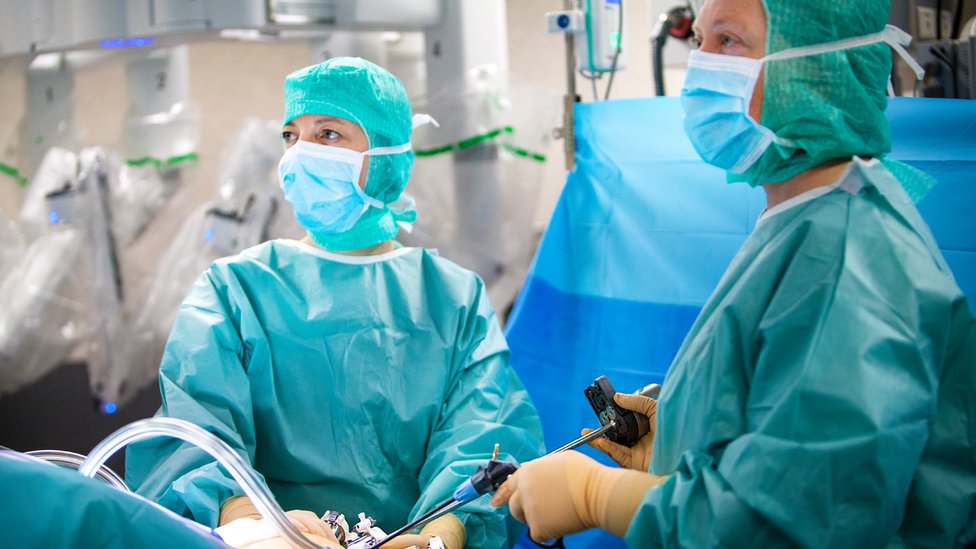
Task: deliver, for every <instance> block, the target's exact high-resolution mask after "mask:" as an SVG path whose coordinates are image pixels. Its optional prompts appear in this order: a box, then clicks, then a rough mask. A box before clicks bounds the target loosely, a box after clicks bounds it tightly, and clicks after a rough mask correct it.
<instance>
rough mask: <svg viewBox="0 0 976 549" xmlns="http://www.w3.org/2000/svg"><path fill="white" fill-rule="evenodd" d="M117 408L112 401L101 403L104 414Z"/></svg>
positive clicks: (110, 412)
mask: <svg viewBox="0 0 976 549" xmlns="http://www.w3.org/2000/svg"><path fill="white" fill-rule="evenodd" d="M118 409H119V407H118V406H116V405H115V403H114V402H106V403H105V404H102V411H103V412H105V413H106V414H114V413H115V412H116V411H117V410H118Z"/></svg>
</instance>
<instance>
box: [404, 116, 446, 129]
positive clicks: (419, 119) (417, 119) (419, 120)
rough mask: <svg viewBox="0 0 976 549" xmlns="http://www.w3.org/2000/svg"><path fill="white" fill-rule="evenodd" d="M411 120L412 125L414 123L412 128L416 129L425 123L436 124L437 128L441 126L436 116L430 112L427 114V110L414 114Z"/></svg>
mask: <svg viewBox="0 0 976 549" xmlns="http://www.w3.org/2000/svg"><path fill="white" fill-rule="evenodd" d="M410 122H411V125H412V129H414V130H416V129H417V128H419V127H420V126H423V125H424V124H430V125H431V126H434V127H435V128H439V127H441V125H440V124H438V123H437V121H436V120H434V117H433V116H431V115H429V114H427V113H425V112H420V113H417V114H415V115H413V118H412V119H411V121H410Z"/></svg>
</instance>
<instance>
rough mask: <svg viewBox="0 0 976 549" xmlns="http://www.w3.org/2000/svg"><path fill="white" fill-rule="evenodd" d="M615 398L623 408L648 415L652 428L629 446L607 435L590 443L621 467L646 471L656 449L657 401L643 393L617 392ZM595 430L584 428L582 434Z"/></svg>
mask: <svg viewBox="0 0 976 549" xmlns="http://www.w3.org/2000/svg"><path fill="white" fill-rule="evenodd" d="M613 400H614V401H615V402H616V403H617V404H619V405H620V407H621V408H625V409H627V410H633V411H634V412H637V413H638V414H643V415H645V416H647V419H648V421H649V422H650V430H648V431H647V434H646V435H644V436H642V437H641V438H640V440H638V441H637V444H635V445H633V446H632V447H630V448H628V447H626V446H624V445H623V444H617V443H615V442H611V441H610V440H609V439H607V438H606V437H599V438H596V439H593V440H591V441H590V442H589V445H590V446H592V447H594V448H596V449H597V450H599V451H601V452H603V453H604V454H606V455H608V456H610V459H612V460H614V461H616V462H617V464H619V465H620V466H621V467H626V468H627V469H634V470H635V471H644V472H646V471H647V470H648V469H649V467H650V465H651V453H652V452H653V451H654V433H655V432H656V431H657V401H656V400H654V399H653V398H648V397H646V396H641V395H628V394H625V393H617V394H615V395H614V396H613ZM591 432H593V429H583V433H582V434H584V435H585V434H587V433H591Z"/></svg>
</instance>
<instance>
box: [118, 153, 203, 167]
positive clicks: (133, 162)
mask: <svg viewBox="0 0 976 549" xmlns="http://www.w3.org/2000/svg"><path fill="white" fill-rule="evenodd" d="M199 159H200V155H199V154H197V153H195V152H191V153H186V154H181V155H177V156H171V157H169V158H167V159H166V160H160V159H158V158H154V157H152V156H143V157H142V158H130V159H129V160H126V161H125V163H126V164H128V165H130V166H136V167H140V166H146V165H149V164H151V165H153V166H156V167H157V168H161V167H163V166H164V165H165V166H175V165H176V164H180V163H182V162H189V161H192V160H199Z"/></svg>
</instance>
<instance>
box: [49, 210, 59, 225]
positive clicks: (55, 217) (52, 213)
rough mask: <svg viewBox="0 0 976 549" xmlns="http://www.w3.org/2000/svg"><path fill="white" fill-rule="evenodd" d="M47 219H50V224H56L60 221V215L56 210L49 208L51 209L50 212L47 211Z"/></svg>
mask: <svg viewBox="0 0 976 549" xmlns="http://www.w3.org/2000/svg"><path fill="white" fill-rule="evenodd" d="M47 219H48V221H50V222H51V225H57V224H58V222H60V221H61V216H59V215H58V212H57V210H51V211H50V212H49V213H48V214H47Z"/></svg>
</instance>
